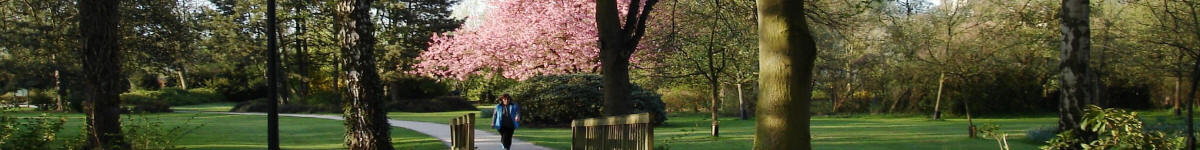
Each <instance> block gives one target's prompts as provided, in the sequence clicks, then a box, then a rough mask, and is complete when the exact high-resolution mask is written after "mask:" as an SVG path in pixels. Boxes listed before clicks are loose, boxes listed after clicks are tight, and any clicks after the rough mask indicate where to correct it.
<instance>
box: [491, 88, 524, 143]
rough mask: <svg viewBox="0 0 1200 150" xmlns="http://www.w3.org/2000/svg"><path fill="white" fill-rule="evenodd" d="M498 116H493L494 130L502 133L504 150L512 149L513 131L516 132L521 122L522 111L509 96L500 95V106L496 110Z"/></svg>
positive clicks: (497, 105) (501, 138) (501, 139)
mask: <svg viewBox="0 0 1200 150" xmlns="http://www.w3.org/2000/svg"><path fill="white" fill-rule="evenodd" d="M494 110H496V111H494V112H495V113H496V114H493V115H492V116H496V117H492V128H494V129H496V130H498V131H499V132H500V144H502V145H504V149H506V150H507V149H509V148H510V147H512V136H513V130H516V129H517V127H518V126H519V124H520V123H518V122H521V109H520V107H518V106H517V103H515V102H513V101H512V98H510V97H509V96H508V94H503V95H500V104H496V109H494Z"/></svg>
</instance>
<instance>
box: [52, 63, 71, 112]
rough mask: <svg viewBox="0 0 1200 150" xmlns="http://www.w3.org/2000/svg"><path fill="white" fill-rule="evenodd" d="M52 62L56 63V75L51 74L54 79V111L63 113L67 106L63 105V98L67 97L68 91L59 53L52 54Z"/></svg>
mask: <svg viewBox="0 0 1200 150" xmlns="http://www.w3.org/2000/svg"><path fill="white" fill-rule="evenodd" d="M50 60H51V61H52V62H54V73H53V74H51V75H52V76H53V77H54V111H56V112H62V111H63V106H65V104H63V98H66V97H67V89H66V88H63V82H62V76H61V74H62V64H61V63H59V62H58V54H57V52H56V53H54V54H50Z"/></svg>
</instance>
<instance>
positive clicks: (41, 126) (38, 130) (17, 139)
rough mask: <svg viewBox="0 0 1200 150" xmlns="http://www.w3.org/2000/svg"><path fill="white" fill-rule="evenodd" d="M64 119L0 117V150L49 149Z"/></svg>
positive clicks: (44, 116) (65, 119) (43, 116)
mask: <svg viewBox="0 0 1200 150" xmlns="http://www.w3.org/2000/svg"><path fill="white" fill-rule="evenodd" d="M66 121H67V118H66V117H58V118H52V117H48V116H46V115H44V114H43V115H42V116H40V117H36V118H14V117H8V116H0V149H49V148H50V143H53V142H54V140H55V137H56V136H55V134H56V133H58V131H59V130H62V128H63V123H64V122H66Z"/></svg>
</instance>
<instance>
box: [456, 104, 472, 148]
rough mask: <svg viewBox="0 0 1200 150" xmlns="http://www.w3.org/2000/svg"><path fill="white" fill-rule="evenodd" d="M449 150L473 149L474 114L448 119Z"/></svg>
mask: <svg viewBox="0 0 1200 150" xmlns="http://www.w3.org/2000/svg"><path fill="white" fill-rule="evenodd" d="M450 149H452V150H473V149H475V113H469V114H467V115H463V116H459V117H455V118H454V119H450Z"/></svg>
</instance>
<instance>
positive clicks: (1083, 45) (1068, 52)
mask: <svg viewBox="0 0 1200 150" xmlns="http://www.w3.org/2000/svg"><path fill="white" fill-rule="evenodd" d="M1089 9H1090V6H1088V0H1063V1H1062V10H1061V12H1060V13H1059V15H1061V16H1060V17H1061V18H1062V19H1061V21H1062V35H1063V43H1062V47H1061V50H1062V53H1061V55H1060V58H1061V61H1062V64H1061V65H1059V66H1060V69H1061V70H1062V72H1061V73H1062V75H1061V80H1062V81H1061V83H1062V84H1063V85H1062V89H1061V90H1060V91H1062V98H1061V99H1060V101H1059V104H1058V114H1059V121H1058V129H1059V131H1068V130H1070V131H1073V132H1075V133H1076V134H1075V135H1077V136H1079V138H1080V139H1083V140H1082V141H1081V142H1087V141H1092V140H1094V139H1095V133H1091V132H1088V131H1086V130H1082V129H1080V128H1079V123H1080V121H1082V120H1081V119H1082V117H1083V107H1085V106H1087V105H1089V104H1091V102H1094V99H1096V93H1092V91H1093V90H1090V88H1092V86H1093V85H1094V84H1095V83H1092V82H1094V81H1095V80H1091V79H1088V77H1089V75H1088V74H1089V72H1090V70H1089V68H1088V62H1089V60H1088V59H1089V55H1090V54H1091V51H1090V48H1091V41H1090V38H1091V32H1090V31H1089V30H1090V29H1089V25H1088V12H1089V11H1090V10H1089ZM1068 144H1069V145H1072V147H1070V148H1068V149H1083V148H1082V147H1080V146H1079V145H1080V144H1082V143H1068Z"/></svg>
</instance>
